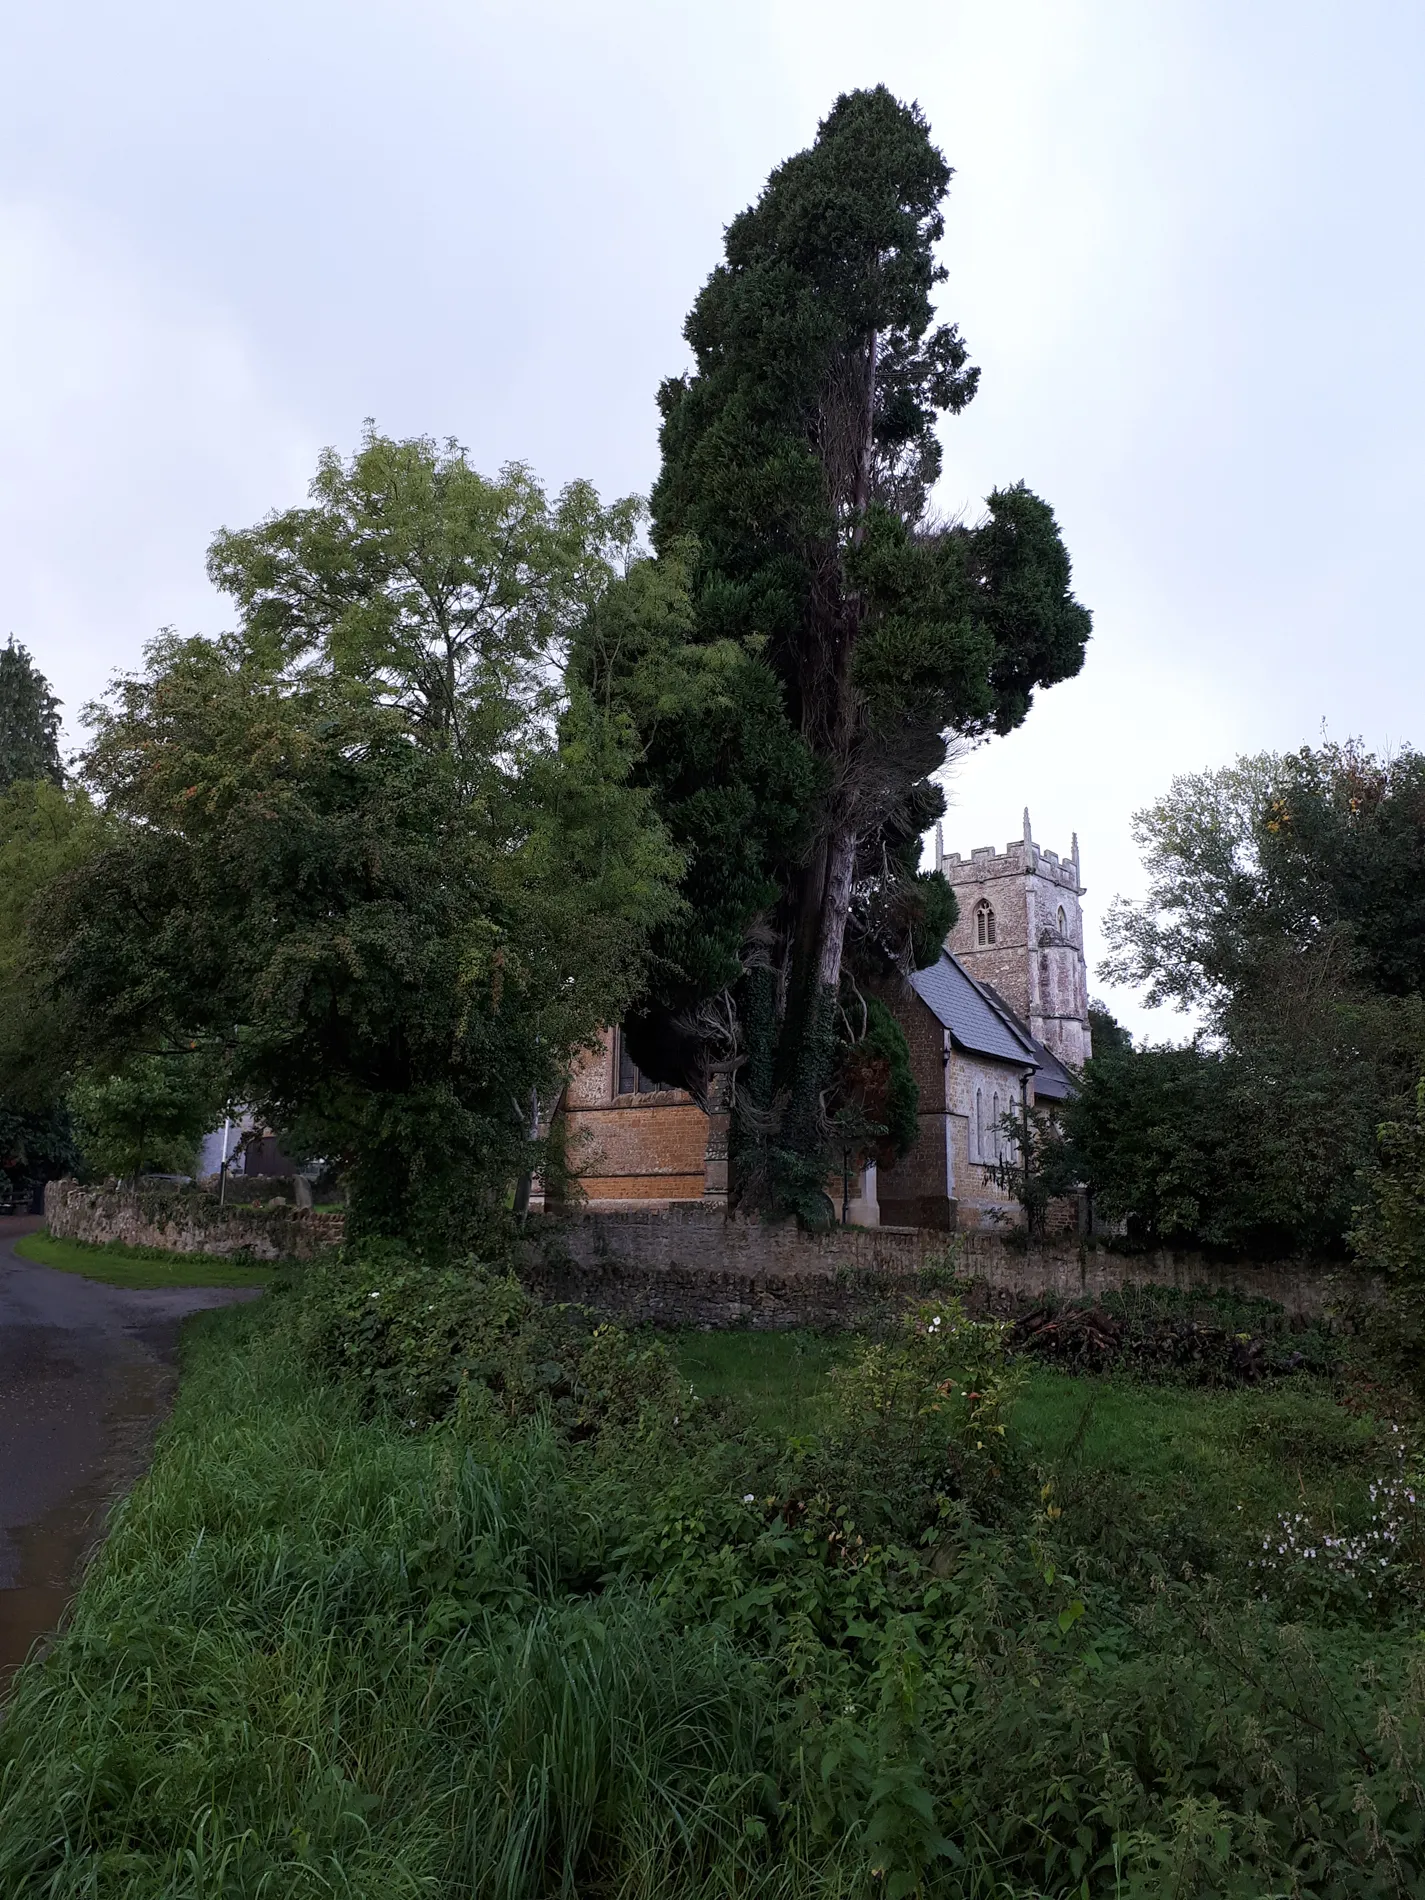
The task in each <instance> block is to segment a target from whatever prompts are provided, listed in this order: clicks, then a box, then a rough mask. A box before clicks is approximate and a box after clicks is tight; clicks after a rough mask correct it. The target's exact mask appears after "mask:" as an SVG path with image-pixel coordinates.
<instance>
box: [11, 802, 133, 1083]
mask: <svg viewBox="0 0 1425 1900" xmlns="http://www.w3.org/2000/svg"><path fill="white" fill-rule="evenodd" d="M110 829H111V827H110V825H109V822H108V819H107V817H106V815H105V814H104V813H103V812H102V811H101V810H99V809H97V808H96V806H95V805H94V803H93V802H92V800H91V799H90V798H89V795H88V794H87V792H85V791H84V790H82V789H81V788H78V787H74V786H65V785H55V784H51V783H50V782H49V781H48V780H46V779H21V780H18V781H17V782H16V783H15V784H13V785H11V786H10V787H9V789H8V790H6V791H3V792H0V1100H3V1102H4V1103H5V1104H6V1105H7V1109H8V1112H10V1113H14V1114H24V1113H29V1114H34V1115H38V1116H40V1117H42V1118H44V1117H48V1116H51V1115H54V1114H56V1113H59V1112H61V1111H60V1103H61V1101H62V1098H63V1092H64V1083H65V1071H66V1067H67V1062H66V1052H67V1049H68V1046H69V1045H70V1043H71V1041H72V1040H77V1039H78V1038H79V1036H80V1031H79V1030H78V1028H77V1026H76V1025H75V1024H74V1022H73V1019H72V1016H71V1014H70V1013H69V1012H68V1011H67V1009H66V1007H65V1005H64V1003H63V1001H62V999H60V998H58V997H56V996H55V994H54V992H53V989H52V987H51V984H50V959H49V957H48V955H47V953H46V950H45V947H44V942H43V936H44V925H45V922H46V919H47V916H48V913H49V910H50V906H51V903H52V894H54V893H57V892H58V890H60V889H61V888H62V887H63V885H64V882H65V880H66V879H67V878H69V877H70V876H71V875H73V874H75V873H77V872H78V871H79V870H80V869H81V867H82V866H84V865H85V864H86V863H87V862H88V861H89V860H90V859H91V858H92V857H93V856H94V855H95V854H96V852H98V851H99V850H100V849H101V848H102V846H103V844H104V842H105V839H106V837H107V836H108V834H109V831H110Z"/></svg>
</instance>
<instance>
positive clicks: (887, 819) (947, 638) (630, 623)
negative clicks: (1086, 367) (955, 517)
mask: <svg viewBox="0 0 1425 1900" xmlns="http://www.w3.org/2000/svg"><path fill="white" fill-rule="evenodd" d="M949 180H950V168H949V166H948V165H947V164H946V163H945V160H944V158H943V157H942V156H941V154H940V152H939V151H938V150H937V149H936V147H935V146H934V145H933V144H932V142H931V139H930V135H929V131H928V128H927V126H926V122H925V120H924V118H923V117H922V115H921V114H920V112H919V110H918V109H917V108H915V107H913V106H909V107H908V106H905V105H902V104H900V103H899V102H898V101H897V100H896V99H894V98H893V97H892V96H891V94H890V93H889V92H888V91H887V90H886V89H885V88H884V87H876V88H875V89H874V90H870V91H863V92H856V93H850V94H847V95H844V96H843V97H841V98H839V99H838V100H837V101H836V104H835V105H834V107H833V108H832V111H831V113H830V114H829V115H828V117H827V118H826V120H825V121H824V123H823V124H822V126H821V128H820V130H819V132H818V135H817V138H816V142H815V144H814V145H813V146H812V147H811V148H810V149H809V150H807V151H804V152H800V153H798V154H797V155H796V156H795V157H794V158H791V159H789V160H788V161H787V162H786V163H785V164H784V165H782V166H780V167H779V168H778V170H777V171H775V172H774V173H773V174H772V176H771V178H770V179H769V180H768V183H767V185H766V188H765V189H764V191H763V193H762V195H761V197H760V198H759V199H758V201H757V203H756V204H755V205H753V206H752V207H751V208H750V209H749V210H747V211H745V212H743V213H742V214H741V216H739V217H737V218H735V219H734V220H733V222H732V224H731V225H730V226H729V228H728V232H727V239H726V257H725V261H724V262H723V263H722V264H720V265H719V266H718V268H717V269H716V270H715V271H714V272H713V274H712V276H711V277H710V278H709V279H708V282H707V284H706V285H705V286H704V288H703V290H702V292H701V294H700V295H699V297H698V299H697V302H696V303H695V305H694V306H693V310H692V312H691V314H690V316H689V318H688V322H687V325H686V329H685V334H686V336H687V339H688V341H689V343H690V344H691V346H692V349H693V352H694V356H695V362H696V366H695V368H694V369H693V371H692V372H691V373H690V374H688V375H685V376H682V377H677V378H674V379H672V380H670V381H668V382H666V383H665V384H664V385H663V387H662V389H661V391H660V394H659V401H660V405H661V408H662V412H663V418H664V420H663V429H662V437H661V441H662V451H663V462H662V470H661V473H660V475H659V478H658V482H657V485H656V487H655V489H654V492H653V541H654V547H655V551H656V564H657V565H658V566H661V567H664V568H673V569H675V570H676V575H677V578H678V579H679V580H680V581H681V582H682V583H683V584H684V585H685V588H686V606H685V608H683V609H681V610H675V609H674V608H673V607H671V606H670V605H669V604H668V593H669V590H668V589H667V588H665V589H664V590H663V591H662V594H661V595H660V592H659V589H658V588H657V587H656V586H655V585H654V584H653V583H652V582H651V580H649V579H648V578H646V577H640V576H639V575H638V574H637V573H635V574H633V575H631V576H630V577H629V581H628V582H627V583H626V584H625V594H624V597H623V598H622V599H621V598H620V595H619V591H618V590H614V592H613V594H612V595H611V596H610V597H609V599H608V600H606V602H605V603H604V605H603V607H602V609H601V612H600V615H599V616H597V617H596V624H595V626H594V627H593V628H592V629H591V630H590V631H589V632H588V633H586V635H585V640H584V644H583V647H582V649H581V653H582V664H583V665H584V667H585V670H586V673H587V674H588V675H589V676H590V677H591V678H592V679H594V680H595V681H596V682H598V683H599V684H600V685H601V686H602V689H603V691H604V692H605V693H607V694H613V693H620V694H622V696H623V698H624V701H625V704H626V705H627V706H628V708H629V710H630V712H631V714H632V716H633V718H634V720H635V723H636V724H638V725H639V727H640V730H641V732H642V733H643V736H644V739H645V744H646V748H647V749H646V753H645V765H644V769H645V772H646V774H647V776H648V778H649V779H650V780H651V782H653V783H654V784H655V785H657V787H658V788H659V791H660V794H661V802H662V808H663V811H664V815H665V818H666V820H667V822H668V824H669V826H670V828H671V830H672V831H673V834H674V836H675V838H676V839H677V841H678V843H679V845H680V847H681V848H682V849H683V850H684V852H685V854H686V856H687V859H688V862H689V872H688V876H687V879H686V881H685V886H684V895H685V897H686V898H687V900H688V904H689V912H688V914H687V915H685V916H684V918H682V919H681V920H679V921H678V922H676V923H675V924H674V925H672V926H671V927H670V928H669V929H668V930H667V931H666V932H665V933H664V938H663V941H662V944H661V946H660V948H661V953H662V954H661V957H660V959H659V961H658V962H657V963H656V964H655V971H656V973H657V976H656V982H655V988H654V990H653V992H652V993H651V994H650V996H649V998H648V1001H647V1006H646V1008H645V1009H644V1011H643V1012H642V1013H641V1014H640V1015H639V1016H638V1017H637V1018H636V1019H635V1020H634V1022H633V1024H632V1025H631V1034H632V1037H633V1041H634V1047H635V1050H636V1053H637V1059H638V1060H639V1062H640V1063H641V1064H644V1065H645V1066H646V1067H648V1068H649V1069H650V1070H651V1071H652V1072H653V1073H654V1074H656V1075H661V1076H663V1077H665V1078H666V1079H668V1080H676V1081H680V1082H683V1083H685V1084H687V1085H689V1086H691V1087H693V1088H694V1089H695V1090H697V1089H702V1090H706V1089H707V1088H708V1086H709V1077H710V1075H712V1074H714V1073H715V1072H716V1071H717V1070H718V1069H719V1068H722V1069H724V1070H728V1071H730V1072H732V1073H733V1074H735V1077H736V1083H735V1101H736V1143H735V1149H734V1153H735V1156H736V1159H737V1163H738V1167H739V1171H740V1178H741V1192H742V1196H743V1198H744V1201H746V1202H750V1203H754V1204H761V1205H764V1206H770V1207H772V1208H775V1209H791V1208H795V1209H796V1210H797V1211H798V1212H799V1213H800V1214H801V1215H802V1216H803V1218H806V1219H810V1220H813V1221H815V1220H818V1219H824V1218H826V1215H827V1211H828V1204H827V1202H826V1198H825V1195H824V1194H823V1192H822V1183H823V1181H824V1179H825V1173H826V1167H827V1161H828V1156H829V1152H830V1148H831V1146H832V1145H833V1141H834V1137H833V1129H832V1118H833V1115H834V1104H835V1100H836V1089H837V1073H838V1065H839V1062H840V1061H841V1056H840V1054H839V1049H841V1048H843V1047H844V1045H845V1044H846V1043H847V1042H848V1041H850V1040H854V1039H855V1038H856V1034H857V1029H858V1026H863V1025H864V1023H865V1021H866V1020H867V1017H866V1012H865V1010H864V1009H860V1008H859V1007H857V1006H856V1003H855V988H856V981H857V978H858V977H861V976H874V975H876V974H880V975H885V974H887V973H888V972H889V970H890V969H891V968H892V967H893V966H899V967H900V968H902V969H905V968H907V967H909V966H912V965H914V964H915V963H919V962H924V961H927V960H928V959H929V958H930V957H932V956H934V955H936V954H938V950H939V944H940V941H941V940H942V938H943V936H944V933H945V931H946V929H947V928H948V927H949V925H950V924H951V923H952V922H953V919H954V900H953V897H952V896H951V894H950V893H949V891H948V889H947V888H946V887H945V885H944V882H943V880H942V879H940V878H939V876H938V873H937V874H934V875H932V876H930V877H922V876H919V875H918V873H917V869H916V867H917V865H918V862H919V854H920V843H919V841H920V837H921V834H922V832H923V831H924V829H925V827H926V826H927V825H928V824H930V823H932V822H933V821H934V819H935V818H936V816H938V814H939V813H940V811H941V810H942V809H943V799H942V795H941V793H940V791H939V789H938V787H937V786H936V785H935V783H934V781H933V774H934V772H935V771H936V770H937V768H938V767H940V766H941V765H942V764H943V763H944V761H945V758H946V755H947V745H948V742H949V740H950V739H951V737H952V736H962V737H963V736H968V737H975V736H979V735H983V734H988V733H1004V732H1008V731H1010V730H1011V729H1012V728H1013V727H1015V726H1017V725H1018V724H1019V723H1020V722H1021V721H1022V720H1023V718H1024V717H1025V714H1026V713H1027V712H1028V709H1029V705H1030V702H1031V698H1032V695H1033V691H1034V689H1035V687H1036V686H1041V685H1048V684H1051V683H1053V682H1054V681H1056V680H1061V679H1065V678H1068V677H1069V676H1070V675H1072V674H1074V673H1076V672H1077V671H1078V670H1079V667H1080V665H1081V664H1082V661H1083V653H1084V645H1085V642H1086V640H1087V638H1088V633H1089V615H1088V613H1087V612H1086V611H1085V609H1084V608H1083V607H1081V606H1080V605H1079V604H1078V603H1077V602H1076V601H1075V600H1074V598H1073V596H1072V594H1071V593H1070V591H1069V560H1068V556H1067V554H1066V553H1065V550H1064V547H1063V544H1062V542H1061V540H1060V538H1059V533H1058V529H1057V526H1056V524H1055V520H1054V516H1053V513H1052V511H1051V510H1050V508H1049V507H1048V505H1047V504H1046V503H1044V502H1043V501H1041V500H1039V499H1038V498H1037V497H1036V496H1034V495H1032V494H1030V493H1029V491H1028V490H1027V489H1026V488H1024V487H1023V486H1015V487H1010V488H1006V489H1003V490H999V491H997V492H996V493H995V494H993V495H991V496H990V498H989V504H988V514H987V516H986V517H985V519H984V520H983V521H982V522H980V523H979V524H978V525H976V526H965V525H963V524H961V523H958V522H948V523H947V522H940V521H938V520H937V519H936V518H935V517H934V516H933V514H932V513H931V512H930V506H929V497H930V492H931V489H932V487H933V484H934V482H935V480H936V478H937V476H938V474H939V472H940V466H941V450H940V445H939V443H938V441H937V439H936V435H935V424H936V420H937V418H938V417H939V416H941V415H943V414H945V413H947V412H948V413H950V414H952V415H953V414H956V413H958V412H959V411H960V410H961V409H963V408H964V406H965V404H966V403H967V402H969V400H970V399H971V397H972V396H973V395H974V393H975V388H976V384H977V380H978V374H979V372H978V371H977V370H976V369H974V368H972V367H970V365H969V363H968V360H967V352H966V346H965V344H964V342H963V341H962V340H961V338H960V335H959V333H958V331H957V329H956V328H955V327H954V326H953V325H949V324H940V325H936V324H935V323H934V321H933V317H934V310H933V303H932V295H933V292H934V289H935V286H936V285H937V284H938V283H940V282H941V281H942V280H943V279H944V277H945V271H944V269H943V268H942V267H940V266H939V265H938V264H937V262H936V259H935V252H934V247H935V245H936V243H937V241H938V240H939V239H940V237H941V235H942V231H943V222H942V217H941V204H942V201H943V199H944V195H945V192H946V188H947V186H948V184H949ZM628 590H634V591H635V593H636V594H637V598H635V599H631V598H630V597H629V594H628ZM640 590H641V591H640ZM660 602H661V605H660ZM640 607H641V609H642V618H640ZM577 657H579V655H577V654H576V658H577ZM675 682H681V684H680V685H679V684H675Z"/></svg>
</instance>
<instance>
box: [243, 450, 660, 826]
mask: <svg viewBox="0 0 1425 1900" xmlns="http://www.w3.org/2000/svg"><path fill="white" fill-rule="evenodd" d="M639 513H640V509H639V504H638V502H637V501H636V500H634V499H633V498H629V499H626V500H624V501H621V502H617V503H615V504H614V506H613V507H612V508H608V509H605V508H603V507H602V506H601V505H600V503H599V498H598V496H597V494H596V493H595V492H594V490H593V489H592V488H591V487H590V485H589V484H588V483H587V482H572V483H570V485H569V486H568V487H567V488H566V489H564V491H563V492H562V493H561V494H560V495H559V496H558V497H557V499H556V500H554V501H553V502H551V501H550V500H549V498H548V497H547V496H546V494H545V492H544V490H543V488H541V486H540V484H539V483H538V481H536V479H535V478H534V476H533V475H532V474H531V472H530V470H529V469H528V468H526V467H525V466H524V465H523V464H522V463H518V462H515V463H511V464H510V465H509V466H508V467H506V468H504V469H502V470H501V471H500V474H499V476H498V477H497V478H496V479H495V480H493V481H491V480H489V479H487V478H486V477H485V476H482V475H481V474H480V473H479V471H478V470H477V469H474V468H472V467H471V466H470V464H469V462H468V461H467V459H466V453H465V450H464V449H462V448H461V447H460V446H459V444H458V443H456V442H453V441H451V442H446V443H444V444H438V443H436V442H434V441H432V440H431V439H429V438H428V437H424V436H421V437H415V438H413V439H411V440H408V441H394V440H392V439H391V438H390V437H388V436H382V435H379V434H378V433H377V432H376V429H375V427H374V425H373V424H371V423H369V422H368V424H367V425H366V431H365V434H364V435H363V438H362V443H361V447H360V449H359V450H358V451H357V453H356V454H355V455H354V456H353V457H352V458H351V460H350V461H349V462H343V461H342V460H341V458H340V457H339V456H338V455H337V454H336V453H335V451H334V450H330V449H329V450H327V451H326V452H325V453H324V454H323V456H322V458H321V461H320V464H319V466H318V469H317V474H316V477H315V479H314V481H313V482H312V487H311V506H310V507H307V508H289V509H287V510H285V511H284V512H282V513H278V514H273V515H270V516H269V517H268V518H267V519H266V520H265V521H263V522H261V523H260V524H259V525H258V526H257V527H256V528H251V529H247V530H243V531H240V532H234V531H232V530H229V529H224V530H223V532H222V533H220V534H219V535H218V536H217V537H216V539H215V540H214V542H213V545H212V547H211V549H210V550H209V555H208V571H209V574H210V576H211V578H212V581H213V584H214V586H216V587H218V588H219V589H220V590H221V591H222V592H223V593H225V594H228V595H230V596H231V598H232V599H233V600H234V601H235V602H236V604H237V606H238V609H239V611H240V613H241V616H242V626H243V632H244V636H245V639H246V641H247V644H248V647H249V649H250V651H251V653H252V654H253V656H254V657H256V658H258V659H259V660H261V661H262V662H263V663H264V664H265V665H267V666H268V667H273V668H276V669H278V670H282V669H285V668H286V667H288V666H290V665H291V664H292V663H293V662H297V661H302V660H306V659H309V658H311V657H313V656H316V657H319V658H320V659H321V660H323V661H324V662H325V663H326V664H327V665H329V666H331V667H332V668H334V669H335V670H336V671H338V672H339V673H340V674H342V675H343V676H344V677H346V678H350V679H359V680H363V681H367V682H370V683H373V684H374V685H376V686H377V687H378V688H379V691H380V693H381V695H382V697H384V698H386V699H387V700H389V701H390V702H391V703H393V704H395V705H397V706H399V707H401V708H402V710H403V711H404V712H405V714H406V716H407V720H408V722H409V725H410V728H411V729H412V731H413V732H414V733H415V734H416V735H417V736H418V737H419V738H420V739H421V740H422V742H423V743H427V744H435V745H441V746H445V747H448V748H449V749H450V750H451V751H452V752H453V753H454V754H455V755H456V757H457V758H458V760H459V762H460V766H461V770H462V773H463V775H465V777H466V778H467V781H468V785H469V788H470V789H471V790H474V789H475V788H476V787H477V786H478V785H479V784H480V783H481V782H482V781H484V780H486V779H487V778H488V777H489V776H490V775H492V774H494V773H496V772H497V771H498V767H499V759H500V755H501V753H502V751H503V750H504V749H505V748H506V747H510V746H514V747H517V748H519V747H523V746H527V745H529V744H531V743H534V744H536V745H537V744H539V743H540V741H541V739H542V738H543V737H545V736H546V735H545V734H544V733H543V732H542V730H541V725H540V722H541V720H548V719H551V718H555V717H557V715H558V712H559V710H560V705H561V700H560V694H559V683H558V674H557V669H556V668H553V667H551V664H550V661H551V655H553V654H556V653H557V652H558V650H559V647H560V644H561V642H562V641H563V640H564V639H565V638H566V636H567V635H568V633H569V632H570V630H571V628H572V627H573V625H574V624H575V622H576V621H577V620H578V619H579V618H580V617H581V616H582V615H583V614H585V613H587V611H588V610H589V609H590V607H591V606H592V605H593V604H594V603H595V602H596V601H597V600H598V599H599V597H600V595H601V594H602V593H603V591H604V589H605V588H606V587H607V585H608V582H609V578H610V575H611V573H612V572H613V571H614V568H615V566H616V565H620V564H622V563H624V562H626V560H627V558H628V554H629V551H630V548H631V545H632V540H633V536H634V533H635V530H636V528H637V524H638V519H639Z"/></svg>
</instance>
